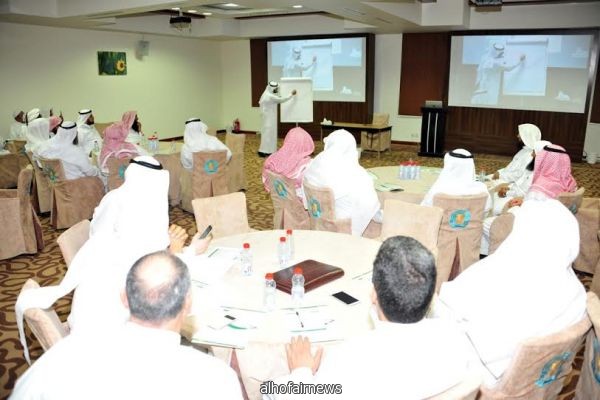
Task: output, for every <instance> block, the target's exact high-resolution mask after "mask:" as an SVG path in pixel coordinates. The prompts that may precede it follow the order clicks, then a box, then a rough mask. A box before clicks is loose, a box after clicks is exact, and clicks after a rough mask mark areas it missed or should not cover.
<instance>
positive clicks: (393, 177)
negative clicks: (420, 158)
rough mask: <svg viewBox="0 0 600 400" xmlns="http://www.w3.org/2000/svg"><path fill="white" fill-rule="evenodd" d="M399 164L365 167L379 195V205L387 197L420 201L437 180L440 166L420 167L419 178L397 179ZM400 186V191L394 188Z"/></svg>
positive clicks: (411, 201)
mask: <svg viewBox="0 0 600 400" xmlns="http://www.w3.org/2000/svg"><path fill="white" fill-rule="evenodd" d="M399 171H400V166H398V165H395V166H387V167H375V168H369V169H367V172H369V174H370V175H371V176H372V177H373V185H374V186H375V190H376V191H377V195H378V196H379V201H380V202H381V206H382V207H383V204H384V202H385V200H387V199H395V200H403V201H407V202H410V203H420V202H421V200H422V199H423V197H424V196H425V193H427V191H428V190H429V188H430V187H431V186H432V185H433V183H434V182H435V181H436V180H437V178H438V176H439V175H440V172H441V171H442V169H441V168H434V167H421V172H420V178H419V179H399V178H398V173H399ZM397 188H401V189H402V191H395V190H394V189H397Z"/></svg>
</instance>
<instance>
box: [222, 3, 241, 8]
mask: <svg viewBox="0 0 600 400" xmlns="http://www.w3.org/2000/svg"><path fill="white" fill-rule="evenodd" d="M239 6H240V5H239V4H235V3H225V4H223V7H231V8H234V7H239Z"/></svg>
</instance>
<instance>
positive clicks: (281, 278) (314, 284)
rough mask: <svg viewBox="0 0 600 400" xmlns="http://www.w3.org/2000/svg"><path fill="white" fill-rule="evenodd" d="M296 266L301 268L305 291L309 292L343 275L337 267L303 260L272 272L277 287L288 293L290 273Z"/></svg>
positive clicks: (290, 286) (289, 289)
mask: <svg viewBox="0 0 600 400" xmlns="http://www.w3.org/2000/svg"><path fill="white" fill-rule="evenodd" d="M296 267H300V268H302V274H303V275H304V291H305V292H310V291H311V290H313V289H316V288H318V287H320V286H323V285H324V284H326V283H329V282H331V281H334V280H336V279H339V278H341V277H342V276H344V270H343V269H341V268H339V267H335V266H333V265H329V264H325V263H322V262H319V261H315V260H305V261H301V262H299V263H297V264H294V265H291V266H289V267H287V268H285V269H282V270H280V271H277V272H275V273H274V274H273V279H274V280H275V283H277V289H279V290H281V291H282V292H285V293H288V294H290V293H291V292H292V275H293V274H294V268H296Z"/></svg>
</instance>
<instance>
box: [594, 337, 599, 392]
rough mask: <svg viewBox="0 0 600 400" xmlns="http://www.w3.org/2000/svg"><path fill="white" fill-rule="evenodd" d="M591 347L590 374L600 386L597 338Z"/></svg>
mask: <svg viewBox="0 0 600 400" xmlns="http://www.w3.org/2000/svg"><path fill="white" fill-rule="evenodd" d="M592 347H593V351H592V374H593V375H594V379H595V380H596V382H598V384H599V385H600V342H598V338H594V342H593V344H592Z"/></svg>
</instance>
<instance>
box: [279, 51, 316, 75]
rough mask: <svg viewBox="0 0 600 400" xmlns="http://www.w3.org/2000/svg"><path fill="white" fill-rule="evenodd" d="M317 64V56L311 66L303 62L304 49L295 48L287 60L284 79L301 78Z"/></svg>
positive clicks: (284, 65) (284, 67) (284, 66)
mask: <svg viewBox="0 0 600 400" xmlns="http://www.w3.org/2000/svg"><path fill="white" fill-rule="evenodd" d="M316 62H317V56H313V58H312V62H311V63H310V64H305V63H304V62H303V61H302V49H301V48H300V47H294V48H293V49H292V52H291V53H290V55H289V56H288V58H287V60H286V61H285V63H284V64H283V77H284V78H301V77H302V76H303V73H304V71H307V70H309V69H311V68H312V67H314V66H315V64H316Z"/></svg>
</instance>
